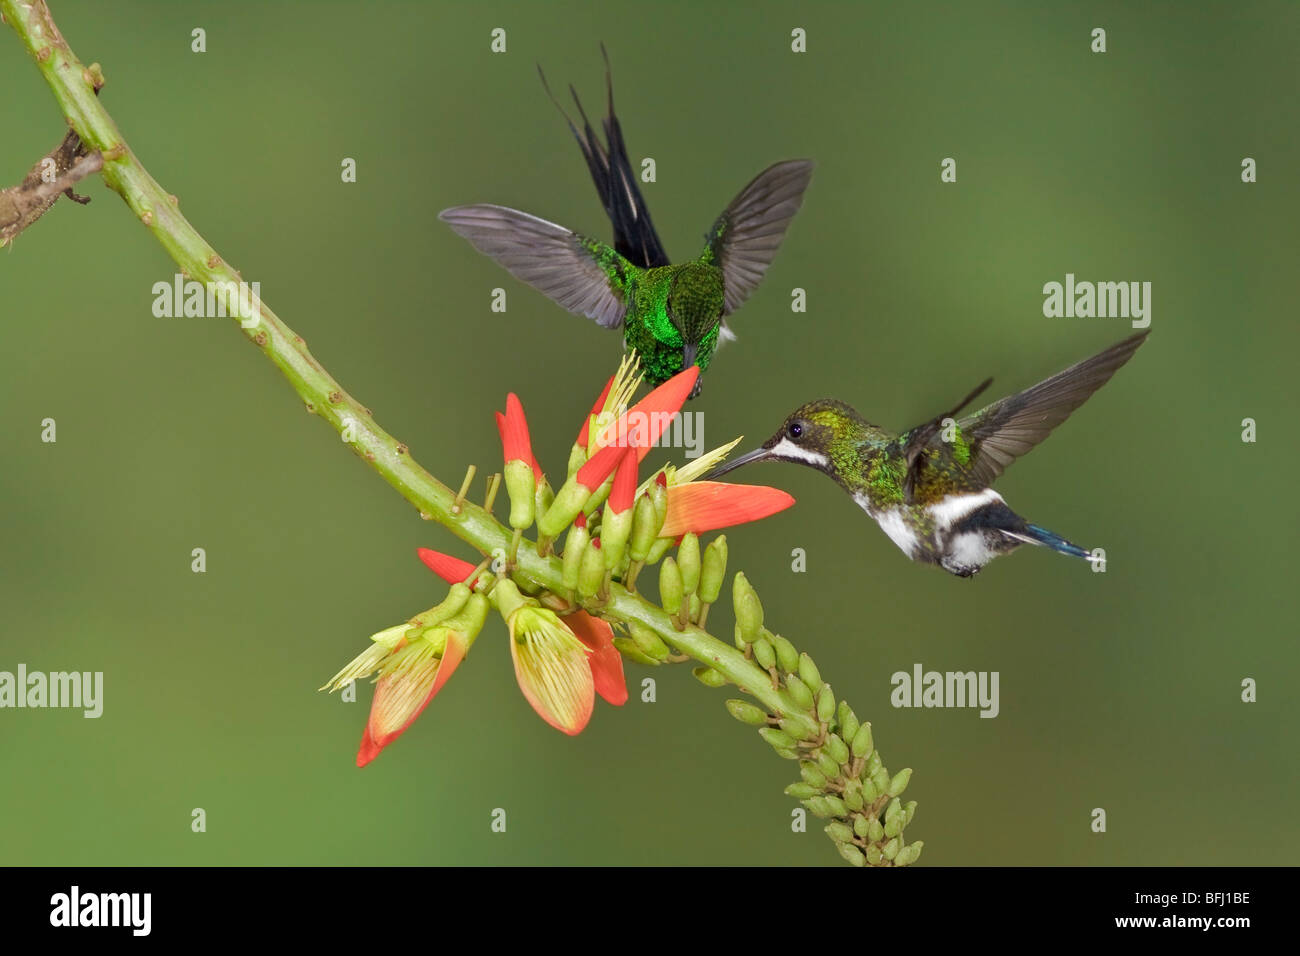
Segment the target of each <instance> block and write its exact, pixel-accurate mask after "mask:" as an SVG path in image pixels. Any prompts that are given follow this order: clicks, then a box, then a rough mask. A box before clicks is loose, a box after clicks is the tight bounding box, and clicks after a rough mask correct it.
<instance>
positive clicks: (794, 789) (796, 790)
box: [785, 783, 817, 800]
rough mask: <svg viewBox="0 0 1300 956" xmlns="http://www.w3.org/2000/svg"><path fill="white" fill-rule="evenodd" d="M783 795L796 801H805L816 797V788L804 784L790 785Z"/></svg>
mask: <svg viewBox="0 0 1300 956" xmlns="http://www.w3.org/2000/svg"><path fill="white" fill-rule="evenodd" d="M785 793H786V796H788V797H794V798H795V799H796V800H807V799H809V798H810V797H815V796H817V788H816V787H812V786H809V785H808V784H806V783H792V784H790V786H788V787H786V788H785Z"/></svg>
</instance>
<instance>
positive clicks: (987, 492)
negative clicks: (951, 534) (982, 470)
mask: <svg viewBox="0 0 1300 956" xmlns="http://www.w3.org/2000/svg"><path fill="white" fill-rule="evenodd" d="M1001 500H1002V496H1001V495H1000V494H998V493H997V492H996V491H994V490H993V489H992V488H985V489H984V490H983V491H977V492H973V493H970V494H961V495H948V496H947V497H946V498H944V499H943V500H942V501H940V502H938V503H937V504H933V505H930V517H932V518H933V519H934V523H935V527H936V528H938V530H940V531H947V530H948V529H949V528H951V527H952V526H953V525H954V524H956V523H957V522H958V521H960V520H961V519H962V518H964V517H966V516H967V515H968V514H970V513H971V512H972V511H974V510H975V509H976V508H982V507H983V506H984V505H987V504H992V503H993V502H995V501H1001Z"/></svg>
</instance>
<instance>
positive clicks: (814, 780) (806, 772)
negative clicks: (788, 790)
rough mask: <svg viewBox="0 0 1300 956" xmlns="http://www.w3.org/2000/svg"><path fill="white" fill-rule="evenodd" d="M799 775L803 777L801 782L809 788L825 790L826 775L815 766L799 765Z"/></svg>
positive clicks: (808, 764)
mask: <svg viewBox="0 0 1300 956" xmlns="http://www.w3.org/2000/svg"><path fill="white" fill-rule="evenodd" d="M799 775H800V776H801V777H803V782H804V783H806V784H808V785H809V786H812V787H816V788H817V789H818V790H825V789H826V775H825V774H824V773H822V772H821V771H820V770H818V769H817V766H816V765H815V764H811V763H807V762H805V763H801V764H800V765H799Z"/></svg>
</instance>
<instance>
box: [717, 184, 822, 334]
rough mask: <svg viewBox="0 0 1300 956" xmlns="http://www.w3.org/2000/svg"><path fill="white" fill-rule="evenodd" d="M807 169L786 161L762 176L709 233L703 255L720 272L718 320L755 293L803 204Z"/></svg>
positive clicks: (732, 202)
mask: <svg viewBox="0 0 1300 956" xmlns="http://www.w3.org/2000/svg"><path fill="white" fill-rule="evenodd" d="M812 171H813V163H812V160H808V159H791V160H786V161H785V162H780V163H776V164H774V165H772V166H769V167H768V168H767V169H765V170H763V171H762V172H761V173H759V174H758V175H757V176H755V177H754V179H753V180H752V181H751V182H750V183H749V185H748V186H746V187H745V188H744V189H742V190H741V191H740V194H739V195H738V196H736V198H735V199H733V200H732V201H731V205H729V206H727V208H726V209H725V210H723V213H722V215H721V216H719V217H718V218H717V220H716V221H715V222H714V224H713V228H712V229H711V230H710V232H709V239H708V246H707V247H706V254H711V255H712V258H713V261H714V263H715V264H716V265H717V266H718V267H719V268H720V269H721V270H722V277H723V284H724V288H725V290H726V298H725V302H724V309H723V314H725V315H730V314H731V313H733V312H735V311H736V310H737V309H739V308H740V307H741V305H742V304H743V303H744V301H745V300H746V299H747V298H749V295H750V293H751V292H753V291H754V289H755V288H757V287H758V284H759V282H761V281H762V279H763V274H764V273H765V272H767V267H768V266H770V265H771V264H772V260H773V259H775V258H776V252H777V250H778V249H779V248H780V247H781V240H782V239H784V238H785V231H786V229H787V228H789V226H790V221H791V220H792V219H794V215H795V213H797V212H798V211H799V207H800V206H801V205H802V204H803V194H804V190H806V189H807V188H808V183H809V181H810V180H811V179H812Z"/></svg>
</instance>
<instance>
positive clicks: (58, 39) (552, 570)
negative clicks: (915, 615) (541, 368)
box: [0, 0, 811, 723]
mask: <svg viewBox="0 0 1300 956" xmlns="http://www.w3.org/2000/svg"><path fill="white" fill-rule="evenodd" d="M0 14H3V16H4V19H5V21H6V22H7V23H8V24H9V25H10V26H11V27H13V29H14V30H15V32H17V34H18V36H19V37H20V38H21V39H22V41H23V44H24V45H25V46H26V47H27V50H28V52H29V53H31V55H32V56H33V58H34V59H35V61H36V64H37V67H38V68H39V69H40V71H41V74H42V75H43V76H44V77H45V80H46V82H47V83H48V84H49V85H50V88H51V89H52V90H53V91H54V97H55V99H56V100H57V101H58V103H59V106H60V108H61V109H62V110H63V113H64V115H65V116H66V117H67V120H68V123H69V124H70V125H71V126H72V128H73V129H74V130H76V132H77V134H78V135H79V136H80V137H81V139H82V141H83V142H84V143H85V144H86V146H87V148H89V149H91V150H99V151H100V152H102V153H103V156H104V168H103V176H104V181H105V183H107V184H108V186H109V188H110V189H112V190H113V191H114V192H116V193H117V194H118V195H120V196H121V197H122V199H123V200H124V201H125V202H126V204H127V207H128V208H129V209H130V210H131V212H132V214H133V215H135V217H136V218H137V219H139V220H140V222H142V223H143V224H144V226H145V228H147V229H148V230H149V232H150V233H152V235H153V236H154V238H155V239H157V240H158V242H159V243H160V244H161V245H162V247H163V248H164V249H165V250H166V251H167V254H168V255H169V256H170V257H171V258H172V259H173V260H174V261H175V262H176V264H177V265H178V266H179V267H180V268H181V270H182V271H183V272H184V274H185V275H186V276H187V277H189V278H190V279H194V280H197V281H199V282H202V283H209V282H212V283H238V282H239V281H240V274H239V272H238V271H236V270H235V269H234V268H233V267H231V266H230V264H229V263H227V262H226V261H225V260H224V259H222V258H221V256H219V255H218V254H217V252H216V250H214V249H213V248H212V246H210V245H209V244H208V243H207V242H206V241H205V240H204V239H203V237H202V236H201V235H199V233H198V231H197V230H196V229H195V228H194V227H193V226H192V225H190V222H189V220H188V219H186V218H185V216H184V215H182V213H181V211H180V204H179V202H178V201H177V199H176V197H175V196H172V195H170V194H169V193H168V192H167V191H166V190H164V189H163V188H162V187H161V186H160V185H158V183H157V181H156V180H155V179H154V178H153V177H152V176H151V175H149V172H148V171H147V170H146V169H145V168H144V166H143V165H142V164H141V163H140V161H139V160H138V159H137V158H136V156H135V154H134V153H133V152H132V151H131V149H130V147H129V146H128V145H127V144H126V141H125V139H123V137H122V134H121V133H120V132H119V131H118V128H117V124H116V123H114V122H113V119H112V117H111V116H110V115H109V114H108V111H107V110H106V109H105V108H104V106H103V103H102V102H101V101H100V99H99V97H97V96H96V95H95V86H96V74H95V73H94V72H92V70H91V69H87V68H86V67H85V66H84V65H83V64H82V63H81V61H80V60H78V59H77V57H76V56H75V55H74V54H73V52H72V50H71V49H70V48H69V46H68V44H67V42H66V41H65V40H64V38H63V35H62V34H61V33H60V32H59V29H58V27H56V26H55V24H54V21H53V19H52V18H51V16H50V12H49V9H48V8H47V6H46V4H45V3H44V2H43V0H0ZM232 311H233V310H232ZM253 312H254V313H255V314H254V315H252V316H249V317H245V318H244V320H243V321H241V320H240V318H239V317H238V316H236V319H235V321H236V322H237V323H238V324H239V325H240V327H241V330H242V331H243V333H244V335H245V336H246V337H247V338H248V339H249V340H250V341H251V342H252V343H253V344H254V345H255V346H257V347H258V348H259V349H261V350H262V352H263V353H264V354H265V355H266V357H267V358H268V359H270V360H271V361H272V362H273V363H274V364H275V365H276V367H278V368H279V369H280V371H281V372H282V373H283V374H284V376H285V378H287V379H288V380H289V384H290V385H291V386H293V389H294V391H295V392H297V393H298V395H299V397H300V398H302V400H303V401H304V402H305V403H306V406H307V410H308V411H310V412H312V413H313V414H315V415H318V416H320V417H321V418H323V419H324V420H325V421H327V422H328V423H329V424H330V426H331V427H332V428H334V429H335V431H337V432H339V433H340V435H343V436H345V437H347V436H350V437H351V439H352V440H351V441H347V444H348V445H349V446H350V447H351V448H352V450H353V451H354V452H355V453H356V454H357V455H359V456H360V457H361V458H363V459H364V460H365V461H367V462H368V463H369V464H370V466H371V467H372V468H374V470H375V471H377V472H379V474H380V475H382V476H383V478H384V480H386V481H387V482H388V483H389V484H390V485H392V486H393V487H394V488H396V489H397V491H398V492H399V493H400V494H401V495H402V496H403V497H404V498H406V499H407V500H408V501H409V502H411V503H412V504H413V505H415V507H416V508H418V509H419V510H420V515H421V517H423V518H427V519H432V520H434V521H437V522H438V523H439V524H442V525H444V526H445V527H447V528H448V529H450V530H451V532H452V533H453V534H455V535H456V536H457V537H459V538H461V539H462V540H464V541H466V542H468V543H469V544H471V545H473V546H474V547H475V548H477V549H478V550H479V551H481V552H482V553H484V554H491V553H492V551H493V550H494V549H496V548H502V549H508V548H509V547H510V540H511V537H512V532H511V530H510V529H509V528H507V527H505V526H504V525H502V524H501V523H499V522H498V521H497V520H496V519H495V518H493V517H492V515H491V514H489V513H488V512H487V511H484V510H483V509H482V508H480V507H478V506H476V505H474V504H473V503H471V502H469V501H465V502H463V503H462V505H461V507H460V509H459V511H458V513H455V514H453V513H452V505H453V503H454V502H455V499H456V493H455V492H454V491H452V490H451V489H450V488H448V487H447V486H446V485H444V484H443V483H442V482H440V481H438V479H436V478H434V477H433V476H432V475H430V474H429V473H428V472H427V471H425V470H424V469H423V468H422V467H420V465H419V464H417V463H416V462H415V461H413V460H412V459H411V456H410V453H409V451H408V450H407V448H406V446H405V445H404V444H402V443H401V442H399V441H398V440H397V439H395V438H394V437H393V436H392V435H390V434H388V433H387V432H386V431H384V429H382V428H381V427H380V426H379V425H378V424H377V423H376V422H375V420H374V418H373V417H372V415H371V413H370V410H369V409H368V408H366V407H365V406H364V405H362V404H361V403H360V402H358V401H357V400H356V399H355V398H353V397H352V396H351V395H349V394H348V393H347V392H346V391H344V389H343V387H342V386H341V385H340V384H339V383H338V382H337V381H336V380H335V379H334V378H333V376H331V375H330V374H329V372H327V371H326V370H325V368H324V367H323V366H322V365H321V364H320V363H319V362H317V361H316V359H315V358H313V357H312V354H311V352H309V351H308V350H307V343H306V342H305V341H304V340H303V338H302V336H300V335H298V334H297V333H295V332H294V331H293V329H291V328H289V326H287V325H286V324H285V323H284V322H283V321H282V320H281V319H280V317H279V316H277V315H276V314H275V312H274V311H272V310H271V309H270V308H269V307H268V306H267V305H266V304H265V303H262V302H261V301H260V300H256V299H255V300H254V302H253ZM517 570H518V572H519V573H521V574H523V575H524V576H525V577H527V578H530V579H531V580H533V581H535V582H537V583H538V584H541V585H543V586H545V587H547V588H549V589H551V590H554V591H557V592H558V591H562V589H563V582H562V580H561V565H560V562H559V560H558V559H556V558H554V557H545V558H542V557H538V556H537V554H536V550H535V549H534V548H528V547H524V548H520V549H519V554H518V565H517ZM600 613H601V615H602V616H604V617H607V618H611V619H614V620H618V621H623V622H627V621H632V620H636V621H639V622H641V623H642V624H644V625H645V626H646V627H649V628H651V629H653V630H654V631H655V632H656V633H657V634H659V636H660V637H661V638H662V639H663V640H664V641H665V642H667V643H668V644H669V645H670V646H672V647H674V648H676V649H677V650H679V651H681V652H683V653H685V654H689V655H690V656H691V657H693V658H695V659H696V660H698V661H701V662H703V663H705V664H708V665H709V666H710V667H713V668H715V669H716V670H718V671H721V672H722V673H723V674H725V675H726V676H727V678H728V679H729V680H731V681H732V682H733V683H735V684H737V685H738V686H740V687H741V688H742V689H744V690H745V691H746V692H747V693H749V694H750V695H751V696H753V697H755V698H756V699H757V700H759V701H761V702H762V703H763V704H764V705H765V706H766V707H767V708H768V709H769V710H770V711H771V712H772V713H775V714H779V715H789V716H790V717H791V718H792V719H794V720H802V721H808V718H807V717H804V716H803V715H801V714H799V712H798V711H799V708H797V707H795V706H794V705H793V703H792V702H791V701H790V700H789V698H788V697H787V696H786V694H785V693H784V692H783V691H780V690H777V689H774V688H773V687H772V685H771V682H770V679H769V678H768V676H767V675H766V674H764V673H763V672H762V671H761V670H759V669H758V668H757V667H756V666H755V665H754V664H752V663H751V662H749V661H748V660H746V659H745V657H744V655H743V654H741V653H740V652H739V651H737V650H735V649H734V648H733V647H731V646H730V645H728V644H725V643H723V642H722V641H720V640H718V639H717V638H715V637H712V636H711V635H709V634H708V633H706V632H705V631H703V630H701V629H699V628H698V627H688V628H686V629H685V630H683V631H679V630H677V628H676V627H675V626H674V625H673V621H672V619H671V618H670V617H669V615H668V614H666V613H665V612H664V611H663V610H662V609H660V608H659V607H657V606H655V605H653V604H651V603H649V602H648V601H646V600H645V599H644V598H641V597H640V596H638V595H636V594H631V593H629V592H628V591H626V590H625V589H624V588H622V587H620V586H619V585H614V586H612V588H611V594H610V598H609V601H608V602H607V603H605V604H604V605H603V606H602V607H601V608H600ZM809 723H811V722H810V721H809Z"/></svg>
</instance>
